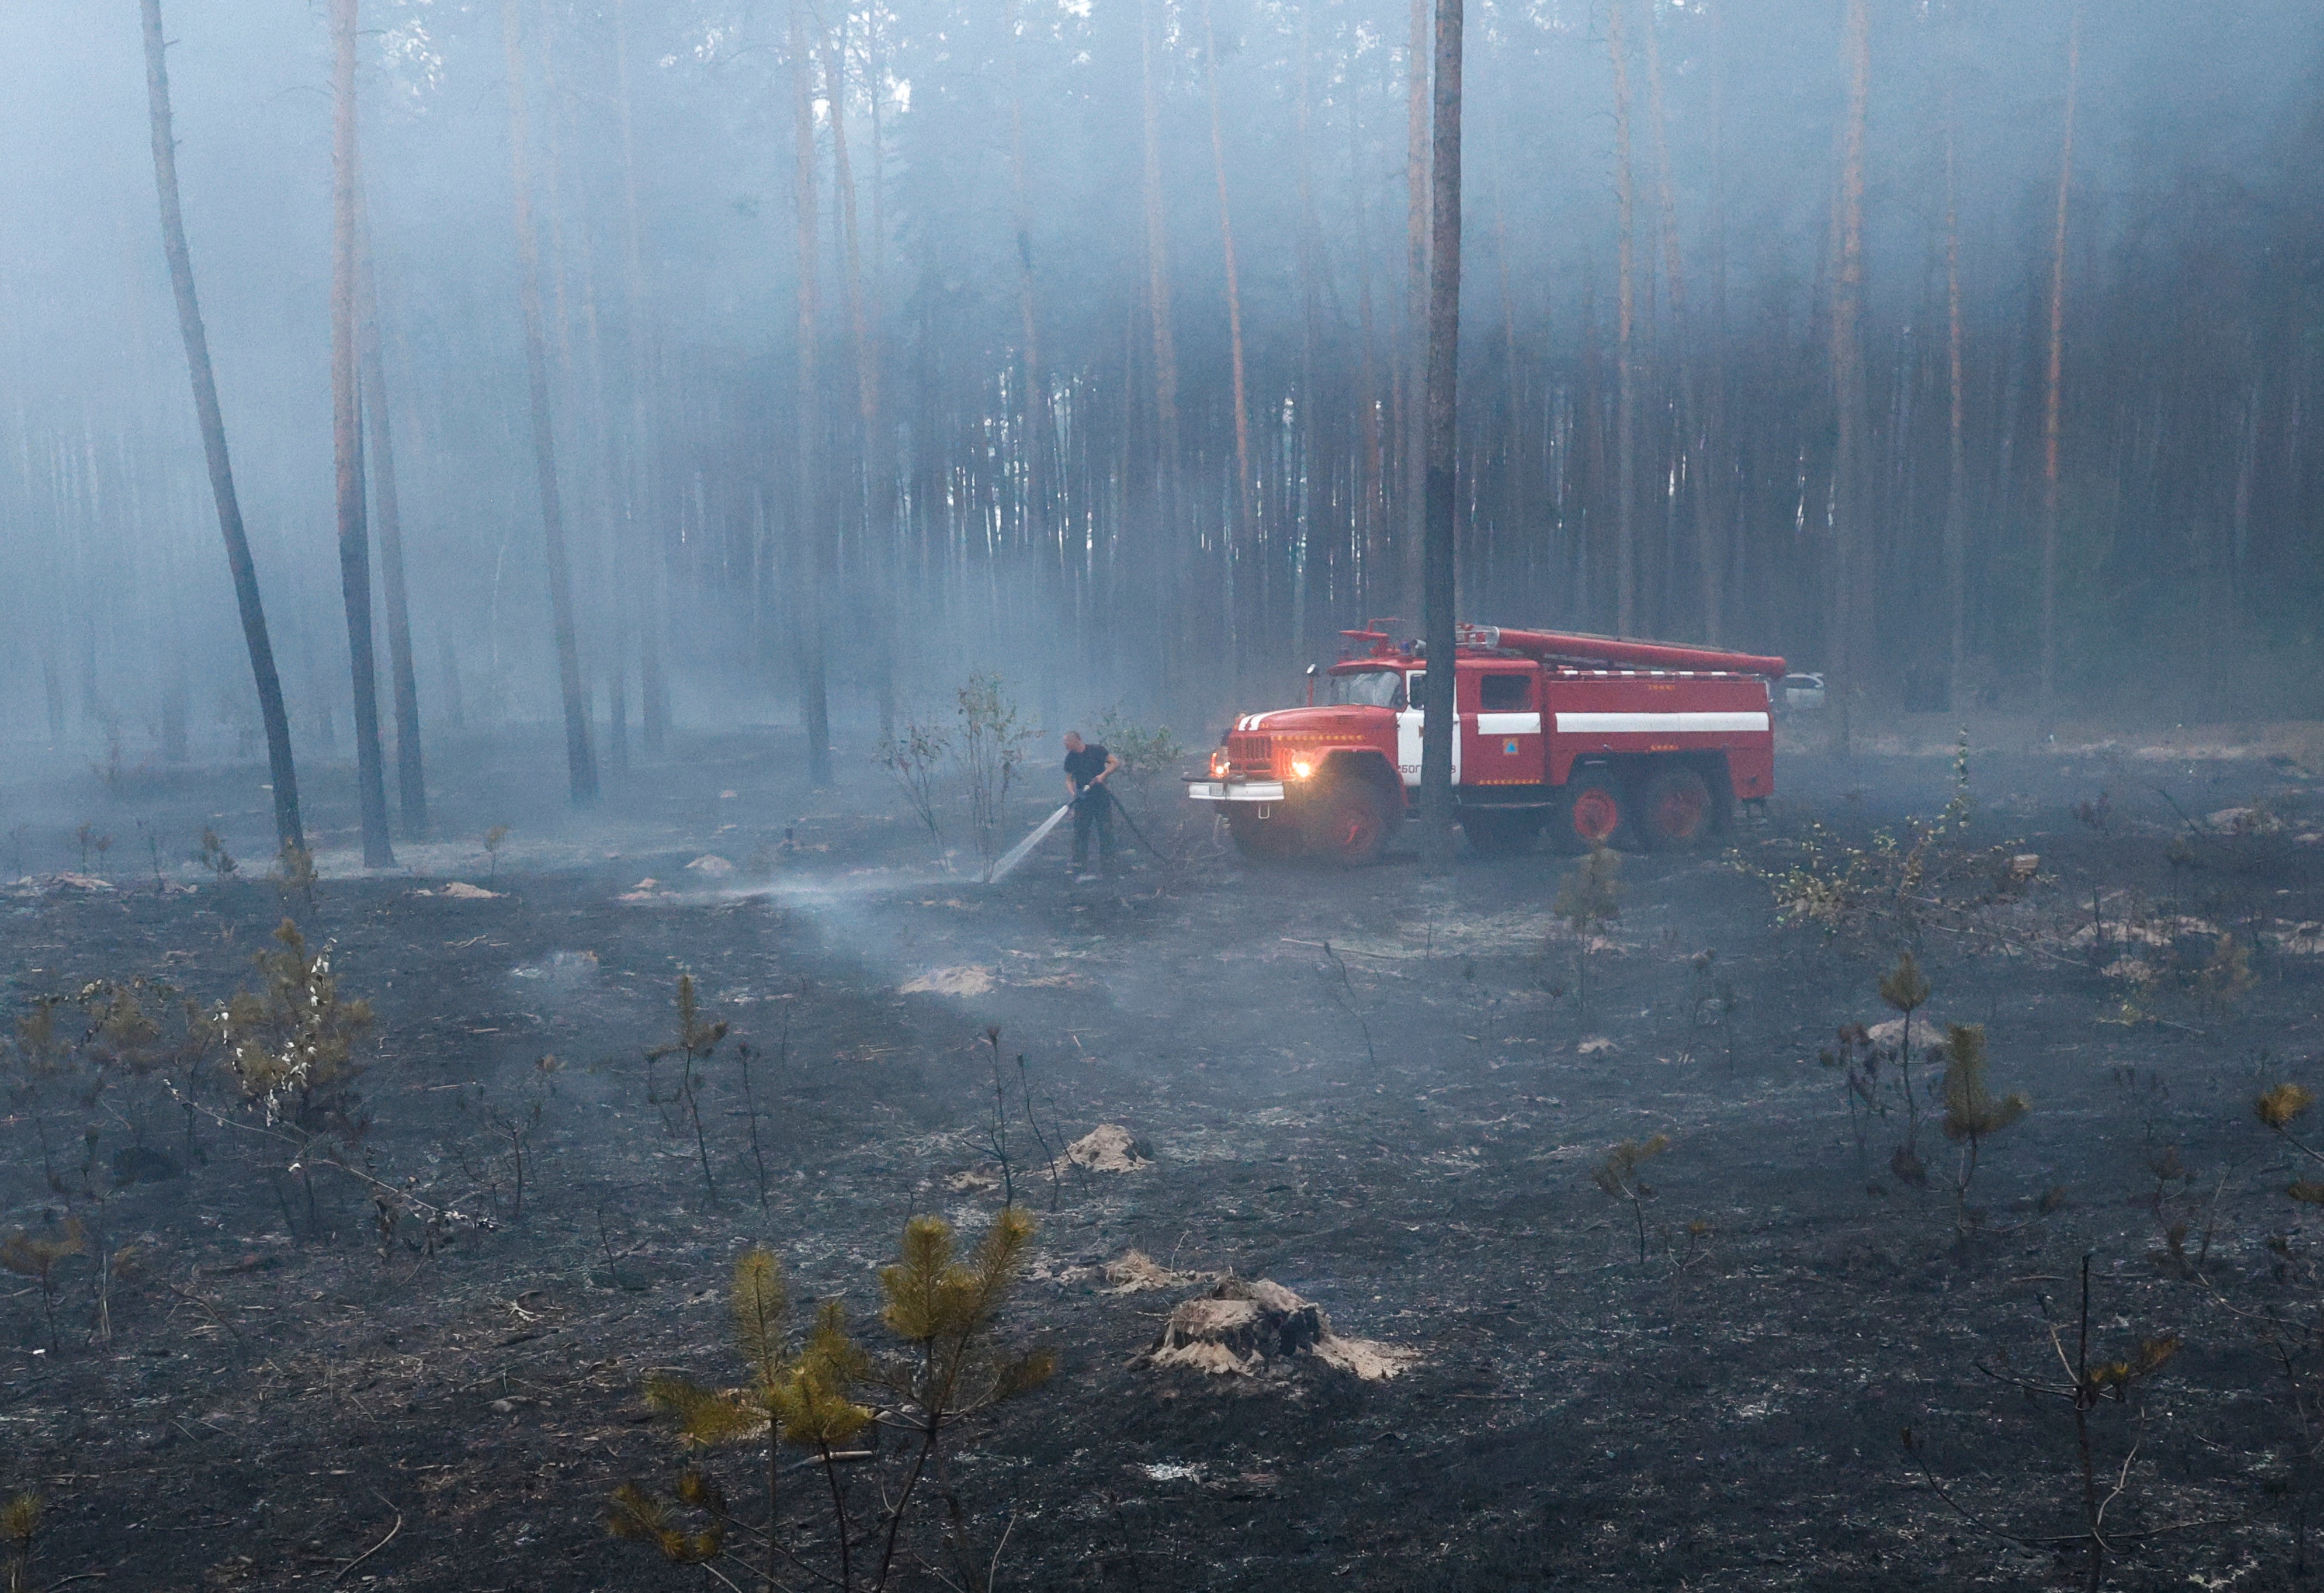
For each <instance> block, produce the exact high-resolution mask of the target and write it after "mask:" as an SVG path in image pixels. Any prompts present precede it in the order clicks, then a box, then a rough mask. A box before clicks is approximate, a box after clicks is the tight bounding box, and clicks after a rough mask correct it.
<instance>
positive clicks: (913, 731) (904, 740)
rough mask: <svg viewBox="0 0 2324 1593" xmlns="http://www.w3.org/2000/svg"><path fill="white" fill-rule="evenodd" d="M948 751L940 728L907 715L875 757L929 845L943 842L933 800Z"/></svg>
mask: <svg viewBox="0 0 2324 1593" xmlns="http://www.w3.org/2000/svg"><path fill="white" fill-rule="evenodd" d="M951 749H952V740H951V737H950V736H947V735H946V734H945V728H944V727H943V726H942V725H940V724H937V723H936V722H935V721H933V720H928V719H923V718H919V717H918V715H917V714H907V715H905V716H904V720H903V723H902V724H901V725H900V726H899V727H897V729H896V730H895V732H894V733H893V734H892V735H890V736H887V737H885V738H884V739H882V740H881V743H880V749H879V752H878V754H877V755H876V761H877V762H878V763H879V765H880V767H881V769H883V770H884V771H886V772H887V775H888V778H889V779H890V780H892V781H894V782H895V783H896V789H897V790H898V791H899V792H902V793H903V798H904V801H905V804H906V806H908V807H909V808H910V809H911V810H912V817H914V818H915V819H918V820H919V821H920V826H921V828H922V829H926V830H927V832H928V838H929V839H930V840H932V841H940V840H942V839H943V838H944V826H943V825H942V824H941V823H940V822H939V821H938V820H937V817H936V800H937V792H938V791H939V789H940V788H941V783H942V778H943V773H944V762H945V754H946V753H948V752H949V751H951Z"/></svg>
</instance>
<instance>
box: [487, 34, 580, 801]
mask: <svg viewBox="0 0 2324 1593" xmlns="http://www.w3.org/2000/svg"><path fill="white" fill-rule="evenodd" d="M501 46H502V49H503V52H504V53H505V55H506V58H507V69H508V97H509V171H510V177H511V181H512V188H513V190H514V193H515V202H516V209H515V220H516V248H517V268H518V269H517V292H518V296H519V299H520V300H521V306H522V309H523V311H524V365H525V377H526V385H527V387H528V390H529V392H530V399H531V408H532V452H533V464H534V468H535V470H536V472H537V474H538V475H539V486H540V526H541V540H542V550H543V554H544V559H543V562H544V563H545V565H546V567H547V570H548V575H549V613H550V616H551V619H552V622H553V624H554V625H555V627H556V640H557V681H558V690H559V692H560V693H561V695H562V696H563V698H564V706H565V766H566V774H567V782H568V785H569V790H570V793H571V797H572V800H573V801H574V802H575V803H576V805H585V804H587V803H592V802H595V801H596V800H597V759H596V755H595V753H594V752H592V751H591V749H590V745H589V699H588V698H587V696H586V695H585V693H584V692H583V690H582V685H581V644H580V638H579V635H578V633H577V631H576V626H575V624H574V619H573V574H572V570H571V568H570V567H569V565H568V563H567V557H566V550H565V507H564V504H563V501H562V499H561V497H560V495H559V494H558V485H557V431H556V422H555V420H554V418H553V417H552V414H551V412H550V410H549V328H548V323H547V320H546V318H545V317H544V315H543V313H542V310H541V299H540V236H539V231H538V230H537V229H536V227H534V224H533V216H532V173H531V169H530V164H531V163H530V150H529V149H528V147H527V137H528V129H527V125H526V120H525V105H524V51H523V49H522V33H521V28H520V24H519V21H518V16H517V0H501Z"/></svg>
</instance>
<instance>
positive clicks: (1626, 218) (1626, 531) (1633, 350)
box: [1606, 0, 1638, 636]
mask: <svg viewBox="0 0 2324 1593" xmlns="http://www.w3.org/2000/svg"><path fill="white" fill-rule="evenodd" d="M1628 9H1629V7H1628V3H1627V0H1614V4H1613V5H1612V6H1611V7H1610V8H1609V10H1608V12H1607V14H1606V46H1607V51H1608V53H1609V55H1610V56H1611V57H1612V58H1613V62H1614V191H1615V203H1616V205H1617V206H1618V208H1619V218H1618V227H1617V231H1616V234H1615V266H1614V269H1615V272H1616V274H1617V278H1618V280H1617V282H1616V283H1615V318H1614V630H1615V633H1616V634H1618V635H1624V636H1627V635H1630V634H1633V633H1634V632H1636V631H1637V627H1638V519H1637V510H1638V504H1637V496H1638V468H1637V465H1638V461H1637V447H1638V440H1637V431H1638V425H1637V386H1638V374H1637V184H1636V181H1635V180H1634V178H1633V176H1632V167H1631V162H1630V66H1629V59H1628V57H1629V51H1628V45H1627V44H1626V42H1625V40H1624V35H1625V30H1624V27H1623V25H1622V18H1623V15H1624V14H1625V13H1626V12H1627V11H1628Z"/></svg>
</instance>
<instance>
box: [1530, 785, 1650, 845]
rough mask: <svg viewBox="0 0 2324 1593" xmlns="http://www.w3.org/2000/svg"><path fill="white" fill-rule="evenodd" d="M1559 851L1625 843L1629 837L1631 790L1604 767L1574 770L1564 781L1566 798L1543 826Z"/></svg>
mask: <svg viewBox="0 0 2324 1593" xmlns="http://www.w3.org/2000/svg"><path fill="white" fill-rule="evenodd" d="M1546 828H1547V829H1548V831H1549V838H1550V840H1551V842H1552V843H1553V844H1554V846H1555V847H1557V849H1558V850H1559V851H1561V852H1566V853H1573V852H1586V851H1588V850H1589V849H1590V848H1591V847H1598V846H1605V847H1620V846H1627V845H1628V843H1629V839H1630V829H1631V825H1630V793H1629V792H1628V790H1626V789H1625V788H1624V786H1623V784H1622V783H1621V782H1620V781H1618V780H1617V779H1615V778H1614V775H1613V773H1612V772H1611V771H1609V770H1606V769H1576V770H1575V771H1574V772H1573V777H1572V779H1570V780H1568V781H1567V782H1566V783H1565V800H1564V801H1563V802H1561V803H1560V804H1559V805H1558V806H1557V808H1556V810H1554V812H1553V813H1552V815H1551V817H1550V820H1549V823H1548V825H1547V827H1546Z"/></svg>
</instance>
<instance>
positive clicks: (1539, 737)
mask: <svg viewBox="0 0 2324 1593" xmlns="http://www.w3.org/2000/svg"><path fill="white" fill-rule="evenodd" d="M1383 623H1384V622H1380V621H1374V622H1373V624H1372V625H1371V626H1370V627H1368V628H1366V629H1364V630H1360V631H1343V632H1342V633H1341V634H1342V635H1344V636H1345V637H1347V638H1348V645H1347V646H1346V647H1345V648H1344V649H1343V650H1342V657H1341V659H1340V661H1339V662H1337V663H1334V664H1333V665H1331V666H1330V667H1329V668H1328V669H1323V670H1317V669H1314V668H1313V667H1311V668H1310V669H1309V670H1308V671H1307V674H1308V686H1307V699H1308V701H1307V706H1306V707H1305V708H1294V709H1277V710H1276V711H1274V712H1272V713H1261V714H1245V715H1244V716H1242V717H1241V718H1239V719H1237V720H1236V721H1235V722H1234V726H1233V727H1232V728H1231V730H1229V731H1228V733H1227V736H1226V739H1225V742H1224V744H1223V745H1222V746H1220V747H1219V749H1218V750H1217V751H1216V752H1214V753H1213V754H1212V755H1211V766H1210V777H1209V778H1208V779H1205V780H1197V781H1194V782H1192V783H1189V784H1188V786H1187V788H1186V794H1187V795H1188V796H1189V797H1191V798H1192V799H1193V800H1194V801H1197V802H1203V803H1206V804H1209V805H1211V806H1212V808H1213V811H1216V812H1220V813H1222V814H1224V815H1225V818H1226V820H1227V825H1228V828H1229V829H1230V830H1231V832H1232V834H1233V836H1234V841H1235V845H1236V846H1237V847H1239V848H1240V850H1241V851H1242V853H1243V854H1244V856H1246V857H1258V858H1282V857H1295V856H1297V855H1299V854H1302V853H1308V854H1314V855H1320V856H1323V857H1333V858H1336V859H1338V860H1340V861H1341V862H1343V863H1349V864H1361V863H1369V862H1371V861H1372V860H1373V859H1375V858H1377V857H1379V854H1380V852H1381V850H1382V849H1383V848H1384V847H1386V846H1387V844H1388V838H1389V837H1390V836H1391V835H1392V834H1393V833H1394V831H1395V829H1396V828H1397V824H1398V823H1399V821H1400V820H1404V819H1405V818H1406V817H1408V816H1410V815H1411V814H1412V813H1413V812H1414V810H1415V809H1416V799H1417V796H1418V793H1419V787H1420V728H1421V720H1422V718H1423V716H1422V714H1421V712H1420V710H1419V708H1418V703H1419V699H1420V695H1421V680H1422V677H1423V676H1424V675H1425V672H1426V671H1427V668H1428V660H1427V658H1426V657H1425V653H1424V651H1423V649H1422V646H1421V644H1418V643H1416V642H1409V643H1405V644H1401V645H1399V644H1397V642H1396V641H1395V640H1394V639H1393V638H1392V637H1391V635H1390V634H1389V633H1388V631H1387V630H1385V629H1383V628H1380V626H1381V625H1382V624H1383ZM1458 635H1459V646H1458V648H1457V649H1456V652H1455V656H1454V661H1453V707H1454V711H1455V713H1456V715H1457V716H1458V718H1459V721H1460V722H1459V726H1458V727H1457V729H1456V730H1455V733H1454V735H1453V737H1452V797H1453V801H1455V803H1456V804H1458V808H1459V812H1460V820H1461V827H1462V829H1463V830H1464V831H1466V832H1467V834H1468V837H1469V844H1470V845H1471V847H1474V848H1475V849H1476V850H1477V851H1479V852H1480V853H1484V854H1487V855H1489V856H1492V855H1501V854H1507V853H1512V852H1517V851H1522V850H1524V849H1526V847H1530V846H1532V845H1533V843H1534V839H1535V837H1536V836H1539V835H1543V834H1546V835H1547V836H1548V837H1549V838H1550V839H1551V841H1552V842H1553V844H1554V845H1556V846H1557V847H1559V848H1560V849H1562V850H1569V851H1580V850H1583V849H1586V848H1588V847H1591V846H1593V845H1597V844H1600V843H1603V844H1606V845H1609V846H1643V847H1650V848H1655V849H1658V850H1665V849H1666V850H1684V849H1687V848H1689V847H1695V846H1697V845H1699V844H1701V842H1702V841H1703V840H1704V839H1705V838H1707V837H1709V836H1710V835H1711V834H1713V833H1714V832H1716V831H1718V830H1720V829H1724V828H1725V827H1726V825H1727V823H1728V821H1729V818H1730V817H1731V816H1732V814H1733V811H1734V807H1735V804H1736V803H1737V802H1738V801H1740V802H1764V801H1766V799H1767V797H1768V796H1769V795H1770V794H1772V793H1773V792H1774V791H1775V734H1774V727H1773V722H1772V720H1771V718H1770V717H1769V705H1768V698H1767V684H1768V682H1769V681H1781V680H1782V679H1783V678H1784V661H1783V660H1782V659H1780V658H1760V657H1754V656H1752V655H1751V654H1748V653H1720V652H1715V651H1713V650H1711V649H1709V648H1703V647H1687V646H1681V645H1678V644H1673V643H1667V642H1643V641H1632V640H1628V639H1626V638H1618V637H1612V636H1591V635H1583V634H1576V633H1571V632H1561V631H1519V630H1509V629H1506V628H1504V627H1501V626H1498V625H1462V626H1461V627H1460V628H1459V632H1458Z"/></svg>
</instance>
